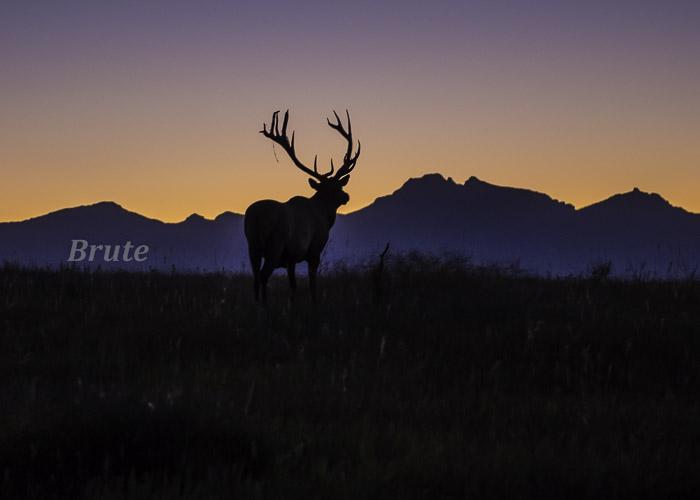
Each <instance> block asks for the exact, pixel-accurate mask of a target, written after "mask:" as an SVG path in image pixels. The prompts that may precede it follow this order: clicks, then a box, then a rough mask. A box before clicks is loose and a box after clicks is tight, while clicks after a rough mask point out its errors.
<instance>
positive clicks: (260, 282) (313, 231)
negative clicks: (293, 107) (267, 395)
mask: <svg viewBox="0 0 700 500" xmlns="http://www.w3.org/2000/svg"><path fill="white" fill-rule="evenodd" d="M333 114H334V115H335V120H336V121H335V123H333V122H331V121H330V119H328V120H327V121H328V126H330V127H331V128H332V129H333V130H335V131H337V132H338V133H339V134H340V135H341V136H342V137H343V138H344V139H345V140H346V141H347V149H346V151H345V156H344V157H343V164H342V165H341V166H340V168H338V170H337V171H336V170H335V166H334V164H333V159H331V165H330V170H329V171H328V172H326V173H319V171H318V165H317V163H318V162H317V160H318V155H317V156H316V157H315V158H314V166H313V170H312V169H310V168H309V167H307V166H306V165H304V164H303V163H302V162H301V161H300V160H299V158H297V155H296V151H295V150H294V132H292V138H291V141H290V139H289V136H288V135H287V125H288V123H289V110H287V111H286V112H285V113H284V118H283V120H282V130H281V131H280V123H279V111H275V112H274V113H273V114H272V121H271V122H270V129H269V130H268V128H267V125H266V124H265V123H263V129H262V130H261V131H260V133H261V134H263V135H264V136H265V137H267V138H268V139H270V140H272V141H273V142H274V143H276V144H278V145H280V146H281V147H282V149H284V151H286V153H287V155H289V158H290V159H291V160H292V162H293V163H294V165H295V166H296V167H297V168H298V169H299V170H301V171H302V172H304V173H305V174H306V175H308V176H310V177H311V178H310V179H309V185H310V186H311V188H312V189H313V190H314V191H316V192H315V193H314V195H313V196H311V197H310V198H307V197H304V196H294V197H293V198H291V199H289V200H288V201H286V202H284V203H282V202H279V201H274V200H261V201H256V202H255V203H253V204H252V205H250V206H249V207H248V209H247V210H246V211H245V219H244V230H245V236H246V239H247V240H248V254H249V256H250V264H251V266H252V268H253V282H254V285H253V286H254V294H255V300H256V301H258V300H259V296H260V294H261V292H262V302H263V304H265V303H266V301H267V282H268V279H269V278H270V275H272V272H273V271H274V270H275V269H277V268H286V269H287V275H288V277H289V286H290V289H291V293H292V297H293V296H294V293H295V291H296V276H295V266H296V265H297V264H298V263H299V262H303V261H306V262H307V263H308V269H309V288H310V290H311V298H312V300H313V301H314V302H315V301H316V274H317V272H318V266H319V263H320V261H321V252H322V251H323V248H324V247H325V246H326V242H327V241H328V236H329V233H330V230H331V227H333V223H334V222H335V217H336V211H337V210H338V208H339V207H340V206H341V205H345V204H346V203H347V202H348V201H349V200H350V196H348V194H347V193H346V192H345V191H343V187H345V185H346V184H347V183H348V181H349V180H350V173H351V172H352V171H353V169H354V168H355V165H356V163H357V159H358V158H359V156H360V143H359V141H358V143H357V151H355V146H354V144H353V138H352V125H351V123H350V113H349V112H347V111H346V115H347V129H346V128H345V126H344V125H343V122H342V120H341V119H340V117H339V116H338V113H336V112H335V111H333Z"/></svg>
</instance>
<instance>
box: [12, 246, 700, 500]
mask: <svg viewBox="0 0 700 500" xmlns="http://www.w3.org/2000/svg"><path fill="white" fill-rule="evenodd" d="M383 283H384V285H383V286H384V293H383V297H382V298H378V297H377V294H376V279H375V278H373V276H372V274H371V273H369V272H365V271H352V272H351V271H342V270H339V271H334V272H332V273H326V275H325V276H322V278H321V282H320V285H321V294H322V299H321V301H320V304H319V305H318V307H317V308H313V307H311V305H310V304H309V300H308V298H307V296H306V293H305V292H306V289H305V286H304V285H305V283H303V282H302V283H300V295H299V298H298V300H297V303H296V304H295V305H294V306H293V307H290V306H289V304H288V303H287V301H286V297H287V289H286V283H285V281H284V279H283V278H282V277H280V278H279V279H277V280H275V281H274V283H273V286H272V290H271V297H270V300H271V305H270V307H269V309H268V310H262V309H260V308H258V307H256V306H254V304H253V303H252V301H251V289H252V283H251V278H249V277H247V276H225V275H206V276H202V275H190V276H185V275H168V274H155V273H154V274H126V273H124V274H118V273H117V274H108V273H93V274H87V273H80V272H77V271H70V270H65V271H59V272H48V271H24V270H19V269H14V268H10V267H6V268H5V269H3V270H0V488H1V489H0V497H2V498H15V497H36V498H55V497H61V498H64V497H65V498H81V497H84V498H89V499H93V498H109V499H112V498H163V499H169V498H206V499H209V498H241V497H242V498H325V499H331V498H379V497H381V498H545V497H553V496H560V497H562V496H564V495H566V496H568V497H569V498H607V497H616V498H620V497H630V498H662V497H676V498H690V497H697V496H698V495H700V473H698V471H700V307H699V305H700V284H699V283H698V282H693V281H688V282H674V283H653V282H631V283H620V282H614V281H606V280H603V279H590V280H585V279H569V280H557V281H548V280H542V279H534V278H526V277H516V276H510V275H508V274H507V273H498V272H492V271H485V270H469V269H466V268H463V267H460V266H458V265H456V264H454V263H452V264H451V263H443V264H439V263H434V262H425V261H420V260H416V259H413V260H410V261H396V260H395V261H392V262H390V263H389V265H388V267H387V269H386V271H385V275H384V280H383Z"/></svg>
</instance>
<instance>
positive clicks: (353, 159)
mask: <svg viewBox="0 0 700 500" xmlns="http://www.w3.org/2000/svg"><path fill="white" fill-rule="evenodd" d="M279 113H280V112H279V111H275V112H274V113H272V121H271V122H270V130H269V131H268V129H267V125H266V124H265V123H263V129H262V130H261V131H260V133H261V134H263V135H264V136H265V137H267V138H268V139H270V140H272V141H273V142H275V143H276V144H279V145H280V146H281V147H282V149H284V150H285V151H286V152H287V155H289V158H291V160H292V162H293V163H294V165H296V167H297V168H298V169H299V170H301V171H302V172H304V173H305V174H307V175H309V176H310V177H311V179H309V185H310V186H311V187H312V188H313V189H314V190H315V191H316V194H315V195H314V197H316V198H318V199H320V200H322V201H324V202H326V203H328V204H330V205H333V206H334V208H337V207H339V206H340V205H345V204H346V203H347V202H348V201H349V200H350V196H348V194H347V193H346V192H345V191H343V187H345V185H346V184H347V183H348V181H349V180H350V173H351V172H352V171H353V169H354V168H355V164H356V163H357V159H358V158H359V156H360V147H361V146H360V142H359V141H358V142H357V151H356V152H353V151H354V149H355V146H354V144H353V139H352V124H351V123H350V113H349V112H348V111H347V110H346V111H345V114H346V116H347V120H348V126H347V129H346V128H345V127H344V126H343V122H342V121H341V119H340V117H339V116H338V113H336V112H335V111H333V115H335V120H336V121H335V123H332V122H331V121H330V119H327V122H328V126H329V127H331V128H332V129H333V130H335V131H337V132H338V133H339V134H340V135H341V136H342V137H343V138H344V139H345V140H346V141H347V143H348V147H347V149H346V151H345V156H344V157H343V163H342V165H341V166H340V168H338V170H337V171H336V170H335V165H334V164H333V159H332V158H331V166H330V170H329V171H328V172H325V173H320V172H319V171H318V155H316V156H314V168H313V170H312V169H310V168H309V167H307V166H306V165H304V164H303V163H302V162H301V161H300V160H299V158H298V157H297V155H296V151H295V150H294V132H293V131H292V139H291V141H290V139H289V136H288V135H287V125H288V123H289V110H287V111H285V113H284V118H283V120H282V130H281V131H280V128H279Z"/></svg>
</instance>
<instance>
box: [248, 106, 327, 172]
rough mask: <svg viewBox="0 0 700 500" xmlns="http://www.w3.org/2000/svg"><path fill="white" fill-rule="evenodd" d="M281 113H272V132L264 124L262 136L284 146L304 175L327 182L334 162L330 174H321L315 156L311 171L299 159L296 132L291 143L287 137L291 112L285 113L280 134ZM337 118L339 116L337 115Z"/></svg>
mask: <svg viewBox="0 0 700 500" xmlns="http://www.w3.org/2000/svg"><path fill="white" fill-rule="evenodd" d="M279 113H280V112H279V111H275V112H274V113H272V121H271V122H270V131H269V132H268V130H267V125H266V124H265V123H263V129H262V130H261V131H260V133H261V134H262V135H264V136H265V137H267V138H268V139H270V140H272V141H274V142H276V143H277V144H279V145H280V146H282V149H284V150H285V151H286V152H287V154H288V155H289V157H290V158H291V159H292V161H293V162H294V165H296V166H297V168H299V169H300V170H301V171H303V172H304V173H306V174H308V175H310V176H311V177H314V178H315V179H317V180H319V181H326V180H328V179H329V178H330V176H331V175H333V171H334V168H333V162H332V161H331V170H330V171H329V172H326V173H325V174H322V173H319V171H318V168H317V160H318V155H316V156H314V169H313V170H311V169H310V168H309V167H307V166H306V165H304V164H303V163H302V162H301V161H300V160H299V158H297V154H296V151H295V150H294V132H293V131H292V140H291V142H290V141H289V137H288V136H287V124H288V123H289V110H287V111H285V113H284V120H283V121H282V133H280V129H279ZM336 116H337V115H336Z"/></svg>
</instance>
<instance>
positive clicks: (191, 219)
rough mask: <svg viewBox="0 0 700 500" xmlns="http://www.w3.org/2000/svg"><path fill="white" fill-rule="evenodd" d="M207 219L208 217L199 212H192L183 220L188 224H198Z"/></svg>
mask: <svg viewBox="0 0 700 500" xmlns="http://www.w3.org/2000/svg"><path fill="white" fill-rule="evenodd" d="M206 221H207V219H206V218H204V216H202V215H199V214H198V213H193V214H190V215H189V216H188V217H187V218H186V219H185V220H184V221H183V222H185V223H187V224H198V223H202V222H206Z"/></svg>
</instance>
